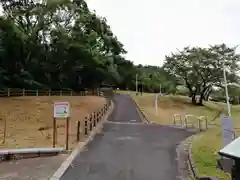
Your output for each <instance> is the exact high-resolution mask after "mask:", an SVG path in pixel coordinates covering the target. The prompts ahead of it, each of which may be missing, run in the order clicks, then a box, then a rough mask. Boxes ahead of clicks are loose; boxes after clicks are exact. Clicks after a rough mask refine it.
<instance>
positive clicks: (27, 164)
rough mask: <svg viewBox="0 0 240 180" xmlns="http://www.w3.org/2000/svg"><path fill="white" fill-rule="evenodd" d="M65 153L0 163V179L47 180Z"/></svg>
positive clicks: (65, 155) (61, 161) (60, 162)
mask: <svg viewBox="0 0 240 180" xmlns="http://www.w3.org/2000/svg"><path fill="white" fill-rule="evenodd" d="M67 157H68V155H67V154H61V155H58V156H52V157H41V158H32V159H31V158H30V159H22V160H18V161H5V162H1V163H0V180H47V179H49V178H50V177H51V176H52V175H53V173H54V172H55V171H56V170H57V169H58V168H59V166H60V165H61V164H62V163H63V161H64V160H66V158H67Z"/></svg>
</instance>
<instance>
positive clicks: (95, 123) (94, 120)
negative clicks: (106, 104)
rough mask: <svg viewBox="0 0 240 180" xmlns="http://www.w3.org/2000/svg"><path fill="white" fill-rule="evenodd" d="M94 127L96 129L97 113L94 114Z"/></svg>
mask: <svg viewBox="0 0 240 180" xmlns="http://www.w3.org/2000/svg"><path fill="white" fill-rule="evenodd" d="M93 127H96V113H95V112H94V113H93Z"/></svg>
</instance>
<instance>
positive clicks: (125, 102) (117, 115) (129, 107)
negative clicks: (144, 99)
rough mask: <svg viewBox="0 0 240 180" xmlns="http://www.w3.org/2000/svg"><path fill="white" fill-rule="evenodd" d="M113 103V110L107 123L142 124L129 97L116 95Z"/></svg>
mask: <svg viewBox="0 0 240 180" xmlns="http://www.w3.org/2000/svg"><path fill="white" fill-rule="evenodd" d="M113 102H114V110H113V113H112V114H111V115H110V117H109V118H108V121H111V122H128V123H142V120H141V118H140V117H139V114H138V112H137V108H136V106H135V104H134V102H133V100H132V98H131V96H129V95H120V94H116V95H115V96H114V98H113Z"/></svg>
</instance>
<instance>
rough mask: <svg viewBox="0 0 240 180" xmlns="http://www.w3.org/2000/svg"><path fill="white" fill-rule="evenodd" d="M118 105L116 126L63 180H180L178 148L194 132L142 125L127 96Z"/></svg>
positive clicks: (110, 124)
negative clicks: (177, 158)
mask: <svg viewBox="0 0 240 180" xmlns="http://www.w3.org/2000/svg"><path fill="white" fill-rule="evenodd" d="M115 102H116V104H115V111H114V112H113V114H112V116H110V117H109V121H112V122H107V123H105V125H104V128H103V131H102V133H100V134H98V135H97V136H96V137H95V139H94V140H93V141H91V142H90V143H89V144H88V145H87V147H86V149H85V151H83V152H81V153H79V154H78V155H77V157H76V158H75V159H74V161H73V163H72V166H70V167H69V168H68V169H67V171H66V172H65V173H64V175H63V177H62V178H61V180H70V179H71V180H177V179H178V167H177V162H176V145H177V144H179V142H180V141H182V140H184V139H185V138H186V137H187V136H189V135H190V132H186V131H185V130H182V129H176V128H171V127H166V126H160V125H144V124H142V123H141V119H140V117H139V116H138V114H137V111H136V107H135V106H134V104H133V102H132V100H131V98H130V97H129V96H127V95H116V96H115ZM131 120H136V121H135V123H131V122H133V121H131ZM114 122H125V123H114ZM136 122H139V123H136Z"/></svg>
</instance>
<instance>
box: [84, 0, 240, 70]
mask: <svg viewBox="0 0 240 180" xmlns="http://www.w3.org/2000/svg"><path fill="white" fill-rule="evenodd" d="M87 3H88V6H89V8H90V9H91V10H96V13H97V14H98V15H100V16H104V17H106V18H107V21H108V24H109V25H110V26H111V29H112V31H113V33H114V34H115V35H116V36H117V37H118V39H119V40H120V41H121V42H122V43H123V44H124V47H125V49H126V50H127V51H128V53H127V54H126V55H125V57H126V58H127V59H128V60H131V61H133V62H134V64H143V65H146V64H148V65H157V66H161V65H162V64H163V62H164V58H165V55H168V54H170V53H171V52H177V48H178V49H180V50H181V49H183V48H184V47H185V46H189V45H190V46H199V47H208V45H209V44H211V45H213V44H220V43H226V44H227V45H229V46H231V47H233V46H235V45H238V44H240V20H239V17H240V1H239V0H147V1H146V0H87ZM237 51H238V52H240V47H239V48H238V49H237Z"/></svg>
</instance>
